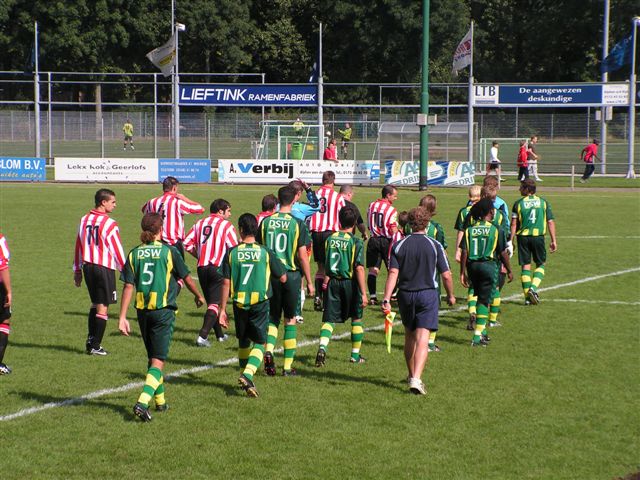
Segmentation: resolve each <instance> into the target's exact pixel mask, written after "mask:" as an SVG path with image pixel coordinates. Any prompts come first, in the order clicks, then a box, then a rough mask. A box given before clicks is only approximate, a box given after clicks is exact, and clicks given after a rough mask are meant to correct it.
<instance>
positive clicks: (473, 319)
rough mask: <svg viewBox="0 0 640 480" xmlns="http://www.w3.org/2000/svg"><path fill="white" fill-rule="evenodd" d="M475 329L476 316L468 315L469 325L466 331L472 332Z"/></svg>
mask: <svg viewBox="0 0 640 480" xmlns="http://www.w3.org/2000/svg"><path fill="white" fill-rule="evenodd" d="M475 329H476V314H475V313H470V314H469V324H468V325H467V330H470V331H474V330H475Z"/></svg>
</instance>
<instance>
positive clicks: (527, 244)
mask: <svg viewBox="0 0 640 480" xmlns="http://www.w3.org/2000/svg"><path fill="white" fill-rule="evenodd" d="M531 257H533V261H534V262H535V264H536V265H543V264H544V262H546V261H547V249H546V248H545V245H544V235H537V236H535V237H528V236H524V235H518V264H519V265H529V264H530V263H531Z"/></svg>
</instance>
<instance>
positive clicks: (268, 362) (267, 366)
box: [264, 352, 276, 377]
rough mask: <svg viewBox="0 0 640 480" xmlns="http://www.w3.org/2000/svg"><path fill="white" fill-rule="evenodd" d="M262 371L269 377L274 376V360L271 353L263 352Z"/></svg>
mask: <svg viewBox="0 0 640 480" xmlns="http://www.w3.org/2000/svg"><path fill="white" fill-rule="evenodd" d="M264 373H266V374H267V375H269V376H270V377H275V376H276V362H275V361H274V359H273V353H271V352H265V354H264Z"/></svg>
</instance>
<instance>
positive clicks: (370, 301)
mask: <svg viewBox="0 0 640 480" xmlns="http://www.w3.org/2000/svg"><path fill="white" fill-rule="evenodd" d="M369 305H378V299H377V298H376V297H371V298H370V299H369Z"/></svg>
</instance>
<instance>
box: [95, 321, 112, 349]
mask: <svg viewBox="0 0 640 480" xmlns="http://www.w3.org/2000/svg"><path fill="white" fill-rule="evenodd" d="M108 318H109V316H108V315H107V314H106V313H105V314H104V315H100V314H99V313H96V323H95V325H96V327H95V330H94V336H93V342H92V344H91V347H92V348H100V345H101V344H102V338H103V337H104V331H105V330H106V329H107V319H108Z"/></svg>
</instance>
